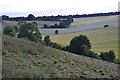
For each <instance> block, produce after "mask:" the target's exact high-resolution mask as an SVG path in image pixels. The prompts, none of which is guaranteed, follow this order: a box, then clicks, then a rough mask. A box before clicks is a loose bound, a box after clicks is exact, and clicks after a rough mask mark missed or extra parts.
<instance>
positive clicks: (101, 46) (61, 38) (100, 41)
mask: <svg viewBox="0 0 120 80" xmlns="http://www.w3.org/2000/svg"><path fill="white" fill-rule="evenodd" d="M78 35H86V36H87V37H88V38H89V40H90V42H91V45H92V50H93V51H95V52H98V53H100V52H104V51H109V50H114V51H115V53H116V55H118V27H108V28H102V29H97V30H90V31H83V32H76V33H69V34H59V35H50V38H51V40H52V42H56V43H59V44H61V45H64V46H66V45H69V44H70V41H71V40H72V38H73V37H75V36H78Z"/></svg>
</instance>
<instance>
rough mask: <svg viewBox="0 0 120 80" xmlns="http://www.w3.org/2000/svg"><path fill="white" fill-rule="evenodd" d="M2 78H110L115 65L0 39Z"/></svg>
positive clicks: (14, 40)
mask: <svg viewBox="0 0 120 80" xmlns="http://www.w3.org/2000/svg"><path fill="white" fill-rule="evenodd" d="M2 39H3V45H2V46H3V52H4V53H5V52H7V54H4V55H3V56H2V66H3V67H2V77H3V78H83V77H85V78H112V77H116V76H118V65H117V64H115V63H111V62H107V61H103V60H97V59H93V58H89V57H85V56H80V55H76V54H72V53H69V52H65V51H61V50H57V49H53V48H50V47H46V46H44V45H42V44H37V43H35V42H31V41H26V40H24V39H18V38H12V37H9V36H6V35H3V38H2Z"/></svg>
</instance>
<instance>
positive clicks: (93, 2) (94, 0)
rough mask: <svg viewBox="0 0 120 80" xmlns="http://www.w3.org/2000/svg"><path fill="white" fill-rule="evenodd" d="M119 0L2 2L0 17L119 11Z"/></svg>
mask: <svg viewBox="0 0 120 80" xmlns="http://www.w3.org/2000/svg"><path fill="white" fill-rule="evenodd" d="M118 2H119V0H1V1H0V15H3V14H6V15H9V16H27V15H28V14H29V13H33V14H35V16H38V15H39V16H41V15H42V16H43V15H70V14H91V13H101V12H114V11H118Z"/></svg>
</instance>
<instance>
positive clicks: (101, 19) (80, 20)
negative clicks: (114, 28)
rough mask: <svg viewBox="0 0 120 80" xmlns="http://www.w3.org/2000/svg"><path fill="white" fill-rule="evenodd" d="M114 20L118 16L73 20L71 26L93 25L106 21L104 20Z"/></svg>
mask: <svg viewBox="0 0 120 80" xmlns="http://www.w3.org/2000/svg"><path fill="white" fill-rule="evenodd" d="M114 19H118V16H101V17H89V18H74V22H73V23H72V24H71V26H75V25H80V24H88V23H95V22H100V21H106V20H114Z"/></svg>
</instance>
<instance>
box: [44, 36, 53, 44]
mask: <svg viewBox="0 0 120 80" xmlns="http://www.w3.org/2000/svg"><path fill="white" fill-rule="evenodd" d="M44 42H45V44H46V45H47V46H50V43H51V40H50V36H45V38H44Z"/></svg>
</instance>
